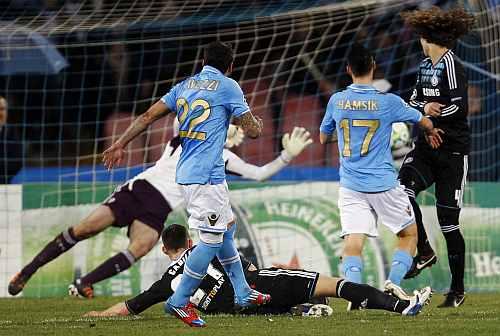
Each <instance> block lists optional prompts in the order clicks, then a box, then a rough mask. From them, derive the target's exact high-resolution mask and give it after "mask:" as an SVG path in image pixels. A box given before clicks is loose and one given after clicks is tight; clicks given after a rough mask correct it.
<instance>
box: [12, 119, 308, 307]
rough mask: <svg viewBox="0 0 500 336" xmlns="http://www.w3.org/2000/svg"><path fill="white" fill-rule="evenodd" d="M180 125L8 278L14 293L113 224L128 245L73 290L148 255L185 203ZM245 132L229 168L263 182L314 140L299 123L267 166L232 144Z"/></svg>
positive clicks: (234, 130) (89, 292) (86, 293)
mask: <svg viewBox="0 0 500 336" xmlns="http://www.w3.org/2000/svg"><path fill="white" fill-rule="evenodd" d="M177 129H178V126H177V124H176V123H174V137H173V138H172V139H171V140H170V142H168V143H167V145H166V147H165V149H164V152H163V154H162V156H161V158H160V159H159V160H158V161H157V162H156V164H155V165H154V166H152V167H150V168H148V169H147V170H145V171H144V172H142V173H140V174H139V175H137V176H135V177H134V178H132V179H130V180H128V181H126V182H125V183H124V184H122V185H121V186H119V187H117V188H116V190H115V191H114V192H113V193H112V194H111V195H110V196H109V197H108V198H107V199H106V200H104V202H103V203H102V204H101V205H100V206H99V207H97V208H96V209H95V210H94V211H92V213H91V214H90V215H89V216H87V217H86V218H85V219H84V220H82V221H81V222H80V223H79V224H77V225H75V226H72V227H70V228H68V229H67V230H65V231H63V232H61V233H60V234H59V235H57V236H56V237H55V238H54V240H52V241H51V242H49V243H48V244H47V245H46V246H45V247H44V248H43V249H42V250H41V251H40V252H39V253H38V254H37V255H36V256H35V257H34V258H33V259H32V261H31V262H29V263H28V264H27V265H26V266H25V267H24V268H23V269H22V270H21V271H20V272H19V273H17V274H16V275H15V276H14V277H13V279H12V280H11V281H10V283H9V287H8V291H9V294H11V295H17V294H18V293H20V292H21V291H22V290H23V288H24V287H25V285H26V284H27V282H28V281H29V279H30V278H31V277H32V276H33V275H34V274H35V272H36V271H37V270H38V269H40V268H41V267H43V266H44V265H45V264H47V263H49V262H50V261H52V260H54V259H56V258H57V257H59V256H60V255H61V254H63V253H65V252H67V251H69V250H70V249H71V248H72V247H73V246H74V245H76V244H77V243H78V242H80V241H82V240H85V239H88V238H91V237H93V236H95V235H97V234H99V233H100V232H103V231H104V230H105V229H107V228H108V227H110V226H115V227H127V228H128V232H127V235H128V238H129V245H128V247H127V249H125V250H124V251H122V252H120V253H118V254H116V255H115V256H113V257H111V258H109V259H107V260H106V261H104V262H103V263H102V264H101V265H99V266H98V267H97V268H96V269H94V270H93V271H91V272H90V273H88V274H86V275H84V276H82V277H80V278H77V279H75V280H74V282H73V283H72V284H70V285H69V292H70V295H74V296H80V297H85V298H92V297H94V290H93V287H92V285H93V284H95V283H98V282H100V281H102V280H105V279H107V278H110V277H112V276H114V275H116V274H118V273H120V272H123V271H125V270H127V269H128V268H130V267H131V266H132V265H133V264H134V263H135V262H136V261H137V260H139V259H140V258H141V257H143V256H145V255H146V254H147V253H148V252H149V251H151V249H152V248H153V247H154V246H155V245H156V243H157V242H158V240H159V238H160V235H161V232H162V230H163V227H164V223H165V221H166V219H167V216H168V215H169V213H170V212H171V211H172V209H175V208H177V207H179V206H181V205H182V204H183V196H182V193H181V190H180V188H179V185H177V184H176V183H175V172H176V166H177V162H178V160H179V157H180V153H181V146H180V138H179V136H178V134H177V133H178V130H177ZM243 138H244V133H243V131H242V130H241V129H240V128H238V127H236V126H234V125H231V126H230V128H229V130H228V137H227V141H226V149H224V151H223V158H224V162H225V166H226V171H227V173H229V174H233V175H239V176H242V177H244V178H247V179H252V180H256V181H263V180H266V179H268V178H270V177H271V176H273V175H274V174H276V173H277V172H279V171H280V170H281V169H283V168H284V167H286V166H287V165H288V163H289V162H290V161H291V160H293V159H294V158H295V157H296V156H297V155H299V154H300V153H301V152H302V151H303V150H304V148H306V147H307V146H308V145H310V144H311V143H312V139H311V138H310V134H309V132H308V131H307V130H305V129H304V128H302V127H295V128H294V129H293V131H292V133H291V134H289V133H287V134H285V135H284V136H283V138H282V144H283V148H284V149H283V150H282V151H281V153H280V155H279V156H278V157H277V158H276V159H275V160H273V161H271V162H269V163H267V164H266V165H264V166H261V167H259V166H255V165H253V164H250V163H247V162H245V161H244V160H243V159H241V158H240V157H239V156H238V155H236V154H235V153H233V152H231V151H230V150H228V149H227V148H231V147H236V146H238V145H239V144H241V142H242V141H243Z"/></svg>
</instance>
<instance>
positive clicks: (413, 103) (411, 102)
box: [410, 100, 425, 107]
mask: <svg viewBox="0 0 500 336" xmlns="http://www.w3.org/2000/svg"><path fill="white" fill-rule="evenodd" d="M410 105H411V106H420V107H423V106H424V105H425V102H419V101H416V100H410Z"/></svg>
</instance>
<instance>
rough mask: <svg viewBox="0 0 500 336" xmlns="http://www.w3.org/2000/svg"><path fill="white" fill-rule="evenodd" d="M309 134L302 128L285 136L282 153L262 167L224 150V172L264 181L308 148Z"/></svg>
mask: <svg viewBox="0 0 500 336" xmlns="http://www.w3.org/2000/svg"><path fill="white" fill-rule="evenodd" d="M310 136H311V135H310V133H309V132H308V131H307V130H306V129H305V128H303V127H295V128H294V129H293V131H292V134H291V135H290V134H289V133H287V134H285V135H284V136H283V139H282V144H283V148H284V149H283V151H281V154H280V155H279V156H278V157H277V158H276V159H274V160H273V161H271V162H269V163H267V164H265V165H264V166H261V167H259V166H256V165H253V164H250V163H247V162H245V161H244V160H242V159H241V158H240V157H239V156H237V155H236V154H235V153H233V152H231V151H229V150H225V153H224V155H225V156H226V159H227V163H226V171H227V172H228V173H229V174H235V175H240V176H242V177H244V178H247V179H250V180H255V181H264V180H267V179H268V178H270V177H271V176H273V175H274V174H276V173H277V172H279V171H280V170H281V169H283V168H284V167H286V166H287V165H288V164H289V163H290V161H292V160H293V159H294V158H295V157H296V156H298V155H299V154H300V153H302V151H303V150H304V149H305V148H306V147H307V146H309V145H310V144H311V143H312V142H313V141H312V139H311V138H310Z"/></svg>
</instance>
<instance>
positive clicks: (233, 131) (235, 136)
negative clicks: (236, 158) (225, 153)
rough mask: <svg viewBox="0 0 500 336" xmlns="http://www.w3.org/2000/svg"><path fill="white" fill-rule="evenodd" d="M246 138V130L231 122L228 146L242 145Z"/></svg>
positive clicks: (227, 139) (228, 132) (228, 131)
mask: <svg viewBox="0 0 500 336" xmlns="http://www.w3.org/2000/svg"><path fill="white" fill-rule="evenodd" d="M244 138H245V132H243V130H242V129H241V128H239V127H238V126H235V125H233V124H230V125H229V128H228V130H227V138H226V148H231V147H237V146H239V145H241V143H242V142H243V139H244Z"/></svg>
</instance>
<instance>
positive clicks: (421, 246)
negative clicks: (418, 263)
mask: <svg viewBox="0 0 500 336" xmlns="http://www.w3.org/2000/svg"><path fill="white" fill-rule="evenodd" d="M409 199H410V203H411V207H412V208H413V213H414V214H415V221H416V222H417V231H418V241H417V251H418V254H419V255H424V256H427V255H429V254H432V253H433V251H432V247H431V244H429V239H428V238H427V232H425V227H424V222H423V220H422V211H421V210H420V207H419V206H418V204H417V202H416V201H415V198H413V197H409Z"/></svg>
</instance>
